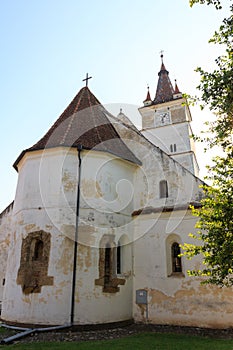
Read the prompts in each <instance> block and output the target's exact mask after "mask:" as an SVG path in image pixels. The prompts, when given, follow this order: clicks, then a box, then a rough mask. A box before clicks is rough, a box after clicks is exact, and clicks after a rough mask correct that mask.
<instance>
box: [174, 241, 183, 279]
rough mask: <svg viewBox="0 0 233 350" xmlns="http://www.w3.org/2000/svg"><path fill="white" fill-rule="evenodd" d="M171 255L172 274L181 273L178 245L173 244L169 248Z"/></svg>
mask: <svg viewBox="0 0 233 350" xmlns="http://www.w3.org/2000/svg"><path fill="white" fill-rule="evenodd" d="M171 254H172V272H182V265H181V257H180V245H179V244H178V243H177V242H175V243H173V244H172V246H171Z"/></svg>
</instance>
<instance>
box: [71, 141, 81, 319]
mask: <svg viewBox="0 0 233 350" xmlns="http://www.w3.org/2000/svg"><path fill="white" fill-rule="evenodd" d="M82 149H83V147H82V145H78V147H77V150H78V161H79V163H78V188H77V203H76V224H75V236H74V262H73V279H72V294H71V311H70V323H71V325H73V324H74V308H75V287H76V272H77V252H78V224H79V209H80V183H81V165H82V159H81V151H82Z"/></svg>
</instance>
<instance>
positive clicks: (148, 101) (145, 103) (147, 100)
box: [143, 86, 152, 106]
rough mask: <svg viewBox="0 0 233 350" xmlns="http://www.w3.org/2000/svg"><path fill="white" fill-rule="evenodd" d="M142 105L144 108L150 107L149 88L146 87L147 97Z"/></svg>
mask: <svg viewBox="0 0 233 350" xmlns="http://www.w3.org/2000/svg"><path fill="white" fill-rule="evenodd" d="M143 103H144V106H150V105H151V104H152V100H151V97H150V88H149V86H147V95H146V99H145V101H143Z"/></svg>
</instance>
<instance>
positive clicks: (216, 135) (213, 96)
mask: <svg viewBox="0 0 233 350" xmlns="http://www.w3.org/2000/svg"><path fill="white" fill-rule="evenodd" d="M195 3H201V4H204V3H207V4H208V5H209V4H214V5H215V7H216V8H217V9H218V8H220V6H221V4H220V1H218V0H216V1H215V0H213V1H212V0H206V1H205V0H192V1H190V5H191V6H192V5H193V4H195ZM232 13H233V5H231V6H230V16H229V18H225V19H224V20H223V23H222V25H221V27H220V28H219V30H218V31H216V32H215V33H214V36H213V38H212V39H211V40H210V42H211V43H215V44H220V45H224V48H225V52H224V55H222V56H219V57H218V58H217V59H216V65H217V68H216V69H215V70H214V71H213V72H206V71H204V70H203V69H201V68H200V67H198V68H197V71H198V72H199V73H200V75H201V80H200V85H199V86H198V89H199V90H200V92H201V108H202V109H203V108H204V107H205V106H208V107H209V108H210V110H211V111H213V112H214V113H215V116H216V118H215V121H213V122H207V123H206V124H207V125H208V134H209V135H210V136H206V137H204V140H205V141H206V142H207V143H208V144H209V146H210V147H212V146H215V145H218V146H220V147H221V149H222V150H223V156H222V157H215V158H214V159H213V166H211V167H208V173H209V176H208V177H207V178H208V179H209V180H211V181H212V184H211V186H207V185H205V186H203V191H204V198H203V199H202V200H201V205H202V207H201V209H194V208H192V210H193V214H194V215H196V216H197V217H198V218H199V220H198V221H197V224H196V228H197V233H196V234H190V235H191V237H193V238H194V239H197V240H198V243H199V244H187V243H186V244H184V246H183V247H182V248H183V250H184V255H186V256H187V257H188V258H192V257H194V256H195V255H198V254H201V255H202V257H203V269H201V270H198V271H196V270H193V271H190V272H189V273H190V275H195V276H200V275H202V276H206V279H205V280H204V283H213V284H217V285H221V286H223V285H226V286H230V285H233V147H232V140H233V16H232Z"/></svg>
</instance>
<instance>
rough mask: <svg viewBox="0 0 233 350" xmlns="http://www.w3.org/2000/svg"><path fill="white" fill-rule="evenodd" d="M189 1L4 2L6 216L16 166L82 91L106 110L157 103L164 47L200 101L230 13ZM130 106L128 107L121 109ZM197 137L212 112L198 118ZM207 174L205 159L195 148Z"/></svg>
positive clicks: (0, 22)
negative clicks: (202, 73) (216, 40)
mask: <svg viewBox="0 0 233 350" xmlns="http://www.w3.org/2000/svg"><path fill="white" fill-rule="evenodd" d="M223 5H224V9H223V10H222V11H216V10H215V9H214V8H213V7H210V6H203V5H202V6H201V5H196V6H194V7H193V8H192V9H191V8H190V7H189V4H188V0H163V1H158V0H157V1H156V0H153V1H152V0H140V1H139V0H134V1H132V0H118V1H111V0H110V1H106V0H105V1H104V0H99V1H94V0H89V1H87V2H84V1H81V0H66V1H65V0H40V1H35V0H34V1H33V0H21V1H18V0H7V1H2V2H1V4H0V30H1V39H0V40H1V65H0V69H1V71H0V73H1V79H0V93H1V138H0V145H1V163H0V164H1V165H0V173H1V182H0V211H1V210H3V209H4V208H5V207H6V206H7V205H8V204H9V203H10V202H11V201H12V200H13V199H14V194H15V189H16V183H17V173H16V171H15V170H14V169H13V168H12V164H13V163H14V161H15V160H16V158H17V157H18V155H19V154H20V153H21V151H22V150H23V149H26V148H28V147H30V146H31V145H33V144H34V143H35V142H36V141H38V140H39V139H40V138H41V137H42V136H43V134H44V133H45V132H46V131H47V130H48V129H49V127H50V126H51V125H52V123H53V122H54V121H55V120H56V119H57V118H58V116H59V115H60V114H61V112H62V111H63V110H64V109H65V108H66V106H67V105H68V103H69V102H70V101H71V100H72V99H73V97H74V96H75V94H76V93H77V92H78V91H79V89H80V88H81V87H82V86H83V82H82V79H83V78H84V77H85V75H86V72H89V74H90V75H91V76H92V77H93V79H92V80H91V82H90V84H89V87H90V89H91V91H92V92H93V93H94V94H95V96H96V97H97V98H98V99H99V100H100V101H101V102H102V103H103V104H118V105H119V108H120V106H124V105H125V104H132V105H136V106H140V105H142V101H143V100H144V99H145V97H146V86H147V84H149V86H150V91H151V95H152V96H154V94H155V89H156V84H157V77H158V76H157V73H158V71H159V69H160V65H161V61H160V54H159V52H160V50H164V62H165V66H166V68H167V69H168V70H169V73H170V78H171V80H172V81H174V79H177V81H178V85H179V88H180V90H181V91H182V92H187V93H191V94H195V87H196V86H197V85H198V81H199V76H198V74H197V73H195V72H194V69H195V68H196V67H197V66H201V67H203V68H204V69H212V68H213V67H214V66H213V62H214V59H215V58H216V57H217V56H218V55H219V53H220V51H219V50H220V49H219V48H218V47H216V46H214V45H211V44H208V39H209V38H210V37H211V36H212V34H213V32H214V30H216V29H217V28H218V27H219V25H220V24H221V21H222V19H223V18H224V16H225V15H226V14H227V13H228V9H229V5H230V0H223ZM123 109H124V107H123ZM192 114H193V120H194V123H193V128H194V130H195V131H197V132H199V131H200V129H201V128H202V126H201V121H204V120H205V119H206V117H207V115H208V111H204V112H202V113H200V112H199V110H197V109H194V111H193V113H192ZM128 116H129V117H130V118H131V119H133V121H134V122H135V123H137V124H140V119H138V117H137V116H136V115H133V116H132V115H128ZM197 156H198V159H199V161H200V163H201V168H202V169H203V168H204V164H205V161H206V162H207V158H208V157H207V156H205V157H203V155H202V149H201V148H198V154H197Z"/></svg>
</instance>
